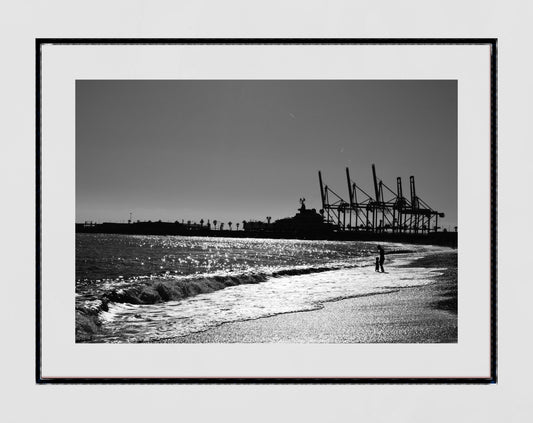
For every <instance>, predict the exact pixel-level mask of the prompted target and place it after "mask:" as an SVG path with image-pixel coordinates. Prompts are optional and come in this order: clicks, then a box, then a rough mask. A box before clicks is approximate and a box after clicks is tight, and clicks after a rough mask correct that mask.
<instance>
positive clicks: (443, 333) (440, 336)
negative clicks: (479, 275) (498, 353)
mask: <svg viewBox="0 0 533 423" xmlns="http://www.w3.org/2000/svg"><path fill="white" fill-rule="evenodd" d="M406 267H439V268H445V269H446V270H445V271H444V272H443V274H442V275H436V276H435V278H434V282H433V283H432V284H429V285H426V286H422V287H412V288H403V289H397V290H394V291H392V292H389V293H386V294H377V295H369V296H364V297H356V298H348V299H343V300H339V301H334V302H328V303H324V304H323V305H322V307H321V308H320V309H318V310H313V311H305V312H296V313H287V314H280V315H276V316H272V317H267V318H261V319H256V320H248V321H241V322H233V323H226V324H223V325H221V326H219V327H216V328H214V329H211V330H208V331H205V332H200V333H195V334H192V335H188V336H185V337H180V338H176V339H173V340H172V341H170V342H178V343H271V342H280V343H455V342H457V320H458V319H457V251H456V250H450V252H449V253H445V254H436V255H431V256H428V257H424V258H422V259H419V260H416V261H414V262H413V263H411V264H409V265H407V266H406Z"/></svg>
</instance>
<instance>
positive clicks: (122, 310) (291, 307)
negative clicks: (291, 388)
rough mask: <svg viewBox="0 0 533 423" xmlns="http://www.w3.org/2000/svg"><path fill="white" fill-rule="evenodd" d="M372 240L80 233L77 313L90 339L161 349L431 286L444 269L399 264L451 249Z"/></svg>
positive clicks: (77, 244)
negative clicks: (240, 325) (91, 326)
mask: <svg viewBox="0 0 533 423" xmlns="http://www.w3.org/2000/svg"><path fill="white" fill-rule="evenodd" d="M381 245H382V246H383V247H384V248H385V252H386V261H385V270H386V272H387V273H378V272H375V269H374V265H375V257H376V256H377V255H378V252H377V243H375V242H356V241H354V242H345V241H344V242H336V241H301V240H273V239H252V238H210V237H179V236H144V235H138V236H135V235H107V234H77V235H76V309H77V310H78V311H82V312H84V313H85V314H91V315H93V316H97V318H98V319H99V320H100V322H101V323H102V325H101V331H100V333H99V334H97V335H96V336H95V337H94V339H93V342H163V341H169V340H173V339H176V338H178V337H181V336H185V335H188V334H191V333H194V332H198V331H204V330H208V329H209V328H212V327H215V326H217V325H220V324H223V323H226V322H232V321H238V320H248V319H257V318H261V317H266V316H271V315H275V314H280V313H288V312H295V311H303V310H312V309H316V308H319V307H321V304H323V303H324V302H327V301H332V300H336V299H340V298H349V297H356V296H362V295H368V294H380V293H386V292H390V291H393V290H396V289H399V288H401V287H406V286H417V285H424V284H428V283H430V282H431V281H432V277H433V276H434V275H435V274H436V273H438V272H439V269H428V268H413V267H401V266H402V265H403V264H407V263H408V262H410V261H412V260H414V259H416V258H418V257H422V256H424V255H427V254H429V253H437V252H439V251H444V250H445V249H444V248H441V247H434V246H420V245H405V244H393V243H381Z"/></svg>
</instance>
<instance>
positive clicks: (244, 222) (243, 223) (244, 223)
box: [242, 220, 246, 231]
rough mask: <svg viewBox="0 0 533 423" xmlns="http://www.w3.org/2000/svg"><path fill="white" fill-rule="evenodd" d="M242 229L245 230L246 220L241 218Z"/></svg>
mask: <svg viewBox="0 0 533 423" xmlns="http://www.w3.org/2000/svg"><path fill="white" fill-rule="evenodd" d="M242 230H243V231H245V230H246V220H243V221H242Z"/></svg>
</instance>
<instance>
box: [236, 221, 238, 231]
mask: <svg viewBox="0 0 533 423" xmlns="http://www.w3.org/2000/svg"><path fill="white" fill-rule="evenodd" d="M236 225H237V230H239V222H237V223H236Z"/></svg>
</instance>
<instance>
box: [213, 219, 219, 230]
mask: <svg viewBox="0 0 533 423" xmlns="http://www.w3.org/2000/svg"><path fill="white" fill-rule="evenodd" d="M217 223H218V221H217V220H216V219H215V220H213V226H214V227H215V231H216V230H217Z"/></svg>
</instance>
